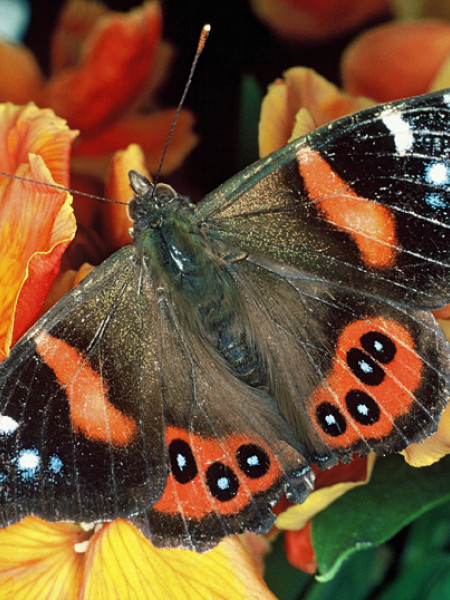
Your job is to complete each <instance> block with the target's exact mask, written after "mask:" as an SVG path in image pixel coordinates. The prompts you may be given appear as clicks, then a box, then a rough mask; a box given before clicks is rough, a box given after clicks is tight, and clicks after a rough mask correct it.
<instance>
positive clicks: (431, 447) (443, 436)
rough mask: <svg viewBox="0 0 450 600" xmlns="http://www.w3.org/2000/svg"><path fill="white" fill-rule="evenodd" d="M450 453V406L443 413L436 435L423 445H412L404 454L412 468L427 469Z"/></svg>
mask: <svg viewBox="0 0 450 600" xmlns="http://www.w3.org/2000/svg"><path fill="white" fill-rule="evenodd" d="M449 453H450V406H447V408H446V409H445V410H444V412H443V413H442V417H441V420H440V422H439V426H438V429H437V431H436V433H434V434H433V435H431V436H430V437H429V438H427V439H426V440H425V441H424V442H422V443H421V444H411V445H410V446H408V448H406V450H404V451H403V452H402V454H403V455H404V457H405V460H406V462H407V463H408V464H410V465H411V466H412V467H426V466H428V465H432V464H433V463H435V462H437V461H438V460H440V459H441V458H442V457H443V456H446V455H447V454H449Z"/></svg>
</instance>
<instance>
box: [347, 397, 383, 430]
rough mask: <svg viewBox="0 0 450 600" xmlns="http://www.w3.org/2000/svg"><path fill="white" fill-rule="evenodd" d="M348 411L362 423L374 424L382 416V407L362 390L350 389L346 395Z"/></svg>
mask: <svg viewBox="0 0 450 600" xmlns="http://www.w3.org/2000/svg"><path fill="white" fill-rule="evenodd" d="M345 402H346V404H347V409H348V412H349V413H350V414H351V415H352V417H353V418H354V419H355V421H357V422H358V423H361V425H373V424H374V423H376V422H377V421H378V420H379V418H380V407H379V406H378V404H377V403H376V402H375V400H374V399H373V398H372V397H371V396H369V394H366V392H363V391H362V390H350V391H349V392H347V394H346V396H345Z"/></svg>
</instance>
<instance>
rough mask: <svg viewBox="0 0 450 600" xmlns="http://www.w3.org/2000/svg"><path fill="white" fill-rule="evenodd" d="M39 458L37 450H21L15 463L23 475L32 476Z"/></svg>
mask: <svg viewBox="0 0 450 600" xmlns="http://www.w3.org/2000/svg"><path fill="white" fill-rule="evenodd" d="M40 462H41V458H40V456H39V452H38V451H37V450H34V449H32V450H22V452H21V453H20V454H19V458H18V460H17V465H18V467H19V469H20V470H21V471H22V475H24V476H25V477H33V475H34V474H35V472H36V471H37V470H38V469H39V465H40Z"/></svg>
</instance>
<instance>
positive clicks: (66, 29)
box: [51, 0, 109, 74]
mask: <svg viewBox="0 0 450 600" xmlns="http://www.w3.org/2000/svg"><path fill="white" fill-rule="evenodd" d="M108 12H109V10H108V8H107V6H105V5H104V4H103V3H102V2H95V1H93V0H69V2H67V3H66V4H65V5H64V7H63V9H62V10H61V12H60V14H59V18H58V23H57V25H56V28H55V31H54V33H53V36H52V40H51V64H52V73H53V74H55V73H58V72H59V71H62V70H63V69H67V68H71V67H75V66H76V65H77V64H78V61H79V60H80V56H81V53H82V47H83V44H84V42H85V41H86V39H87V38H88V37H89V35H90V33H91V32H92V30H93V29H94V28H95V27H96V26H97V23H98V21H99V20H100V18H101V17H103V16H105V15H107V14H108Z"/></svg>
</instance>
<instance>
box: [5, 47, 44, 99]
mask: <svg viewBox="0 0 450 600" xmlns="http://www.w3.org/2000/svg"><path fill="white" fill-rule="evenodd" d="M0 65H1V66H0V102H14V103H15V104H26V103H27V102H30V100H34V101H35V102H36V103H38V104H40V103H41V99H42V95H43V86H44V78H43V76H42V73H41V70H40V68H39V65H38V63H37V62H36V59H35V58H34V56H33V54H32V53H31V52H30V51H29V50H28V48H25V47H23V46H17V45H15V44H8V43H6V42H0Z"/></svg>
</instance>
